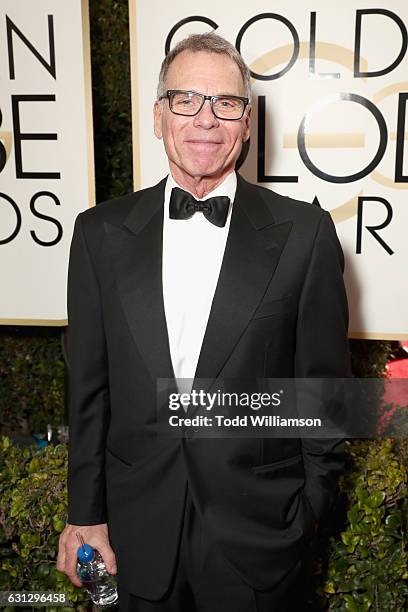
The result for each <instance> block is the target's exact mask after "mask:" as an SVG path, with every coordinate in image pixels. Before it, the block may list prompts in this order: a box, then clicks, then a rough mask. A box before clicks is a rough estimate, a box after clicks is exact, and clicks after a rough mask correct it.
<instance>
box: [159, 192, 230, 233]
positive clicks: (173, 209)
mask: <svg viewBox="0 0 408 612" xmlns="http://www.w3.org/2000/svg"><path fill="white" fill-rule="evenodd" d="M229 203H230V199H229V198H228V197H227V196H218V197H216V198H208V200H203V201H202V202H199V201H198V200H196V199H195V198H194V197H193V196H192V195H191V193H188V192H187V191H184V189H180V188H179V187H173V189H172V190H171V197H170V219H190V217H192V216H193V215H194V213H196V212H202V213H203V215H204V217H205V218H206V219H208V221H210V222H211V223H214V225H216V226H217V227H224V225H225V223H226V222H227V217H228V209H229Z"/></svg>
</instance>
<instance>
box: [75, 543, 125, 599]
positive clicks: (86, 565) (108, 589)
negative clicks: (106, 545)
mask: <svg viewBox="0 0 408 612" xmlns="http://www.w3.org/2000/svg"><path fill="white" fill-rule="evenodd" d="M77 536H78V538H79V539H80V542H81V546H80V547H79V548H78V551H77V557H78V565H77V574H78V577H79V579H80V581H81V582H82V584H83V586H84V588H85V589H86V591H88V593H89V595H90V596H91V599H92V601H93V603H94V604H95V605H96V606H99V607H101V608H103V607H105V606H106V607H107V606H112V605H113V604H115V603H116V602H117V600H118V589H117V586H116V579H115V577H114V576H112V575H111V574H109V573H108V571H107V569H106V567H105V563H104V562H103V559H102V556H101V554H100V553H99V552H98V551H97V550H96V548H92V546H90V545H89V544H85V542H84V540H83V538H82V536H81V535H80V534H77Z"/></svg>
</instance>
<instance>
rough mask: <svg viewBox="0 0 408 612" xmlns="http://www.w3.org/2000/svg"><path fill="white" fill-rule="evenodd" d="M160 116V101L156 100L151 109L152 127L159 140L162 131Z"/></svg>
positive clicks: (161, 110)
mask: <svg viewBox="0 0 408 612" xmlns="http://www.w3.org/2000/svg"><path fill="white" fill-rule="evenodd" d="M162 114H163V106H162V103H161V101H160V100H156V102H155V103H154V107H153V122H154V123H153V125H154V133H155V136H156V137H157V138H159V139H161V138H162V136H163V130H162Z"/></svg>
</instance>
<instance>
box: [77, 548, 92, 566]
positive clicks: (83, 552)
mask: <svg viewBox="0 0 408 612" xmlns="http://www.w3.org/2000/svg"><path fill="white" fill-rule="evenodd" d="M77 556H78V560H79V561H81V563H91V561H93V558H94V556H95V551H94V549H93V548H92V546H90V545H89V544H84V545H83V546H80V547H79V548H78V550H77Z"/></svg>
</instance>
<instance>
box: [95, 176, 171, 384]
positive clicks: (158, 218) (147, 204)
mask: <svg viewBox="0 0 408 612" xmlns="http://www.w3.org/2000/svg"><path fill="white" fill-rule="evenodd" d="M165 184H166V179H163V180H162V181H161V182H160V183H159V184H158V185H156V186H155V187H152V188H151V189H148V190H146V191H145V192H144V193H143V194H142V195H141V197H140V198H139V199H138V200H137V201H136V202H135V205H134V206H133V207H132V209H131V211H130V213H129V214H128V216H127V217H126V219H125V220H124V222H123V224H122V225H121V226H114V225H111V224H106V231H107V233H108V235H109V241H110V247H111V249H112V251H111V253H112V257H113V260H114V265H115V271H116V278H117V284H118V291H119V297H120V301H121V304H122V307H123V311H124V313H125V317H126V320H127V323H128V325H129V329H130V331H131V334H132V336H133V339H134V341H135V342H136V345H137V347H138V349H139V352H140V354H141V355H142V357H143V359H144V360H145V362H146V364H147V366H148V368H149V370H150V373H151V376H152V378H153V380H157V379H158V378H169V379H173V378H174V372H173V367H172V363H171V357H170V348H169V340H168V334H167V326H166V319H165V313H164V302H163V290H162V248H163V202H164V188H165Z"/></svg>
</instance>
